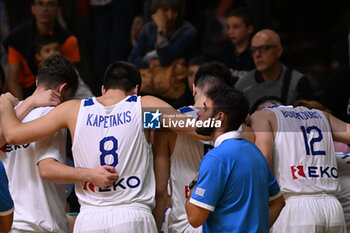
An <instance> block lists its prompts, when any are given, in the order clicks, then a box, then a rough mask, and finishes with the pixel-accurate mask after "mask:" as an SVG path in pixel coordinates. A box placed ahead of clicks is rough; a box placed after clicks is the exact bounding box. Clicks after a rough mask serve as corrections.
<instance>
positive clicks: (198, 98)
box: [193, 93, 206, 108]
mask: <svg viewBox="0 0 350 233" xmlns="http://www.w3.org/2000/svg"><path fill="white" fill-rule="evenodd" d="M205 99H206V97H205V95H202V94H199V93H197V95H196V96H195V103H194V105H193V107H195V108H203V107H204V106H203V103H204V101H205Z"/></svg>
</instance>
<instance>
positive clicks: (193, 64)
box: [187, 56, 210, 93]
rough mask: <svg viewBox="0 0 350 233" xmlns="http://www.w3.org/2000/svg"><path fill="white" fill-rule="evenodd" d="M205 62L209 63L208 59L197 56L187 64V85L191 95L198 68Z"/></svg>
mask: <svg viewBox="0 0 350 233" xmlns="http://www.w3.org/2000/svg"><path fill="white" fill-rule="evenodd" d="M207 62H210V59H209V58H207V57H203V56H198V57H194V58H192V59H191V60H190V62H189V63H188V73H187V84H188V88H189V89H190V91H191V93H193V85H194V78H195V76H196V74H197V71H198V69H199V67H200V66H201V65H203V64H204V63H207Z"/></svg>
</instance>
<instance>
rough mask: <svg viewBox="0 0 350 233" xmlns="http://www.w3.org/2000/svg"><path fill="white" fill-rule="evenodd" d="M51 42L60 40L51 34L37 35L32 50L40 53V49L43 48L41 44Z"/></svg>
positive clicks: (58, 42)
mask: <svg viewBox="0 0 350 233" xmlns="http://www.w3.org/2000/svg"><path fill="white" fill-rule="evenodd" d="M52 43H57V44H60V41H59V40H58V39H57V38H56V37H54V36H51V35H43V36H39V37H38V38H37V39H36V40H35V42H34V52H35V53H40V50H41V49H42V48H43V46H45V45H48V44H52Z"/></svg>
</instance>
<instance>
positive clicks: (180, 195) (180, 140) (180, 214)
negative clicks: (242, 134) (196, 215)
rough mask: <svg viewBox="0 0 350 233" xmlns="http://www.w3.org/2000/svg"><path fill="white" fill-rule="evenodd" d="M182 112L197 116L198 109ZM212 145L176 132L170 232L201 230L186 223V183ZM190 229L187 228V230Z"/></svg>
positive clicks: (171, 176)
mask: <svg viewBox="0 0 350 233" xmlns="http://www.w3.org/2000/svg"><path fill="white" fill-rule="evenodd" d="M179 111H180V112H181V113H183V114H186V115H188V116H191V117H193V118H197V112H198V109H195V108H193V107H192V106H188V107H183V108H180V109H179ZM210 147H212V146H210V145H206V144H203V142H201V141H200V140H198V139H195V138H193V137H189V136H185V135H181V134H178V135H177V136H176V142H175V146H174V151H173V153H172V154H171V157H170V184H171V199H172V208H171V214H170V223H169V229H170V232H185V230H186V228H190V229H191V230H192V231H197V232H199V231H200V232H201V228H198V229H196V230H194V229H193V228H192V227H191V226H190V225H189V223H188V220H187V214H186V208H185V205H186V200H187V198H188V196H189V194H190V190H189V188H188V184H189V183H190V182H191V181H192V180H193V179H194V177H195V176H196V174H197V171H198V167H199V163H200V161H201V160H202V158H203V156H204V154H205V153H206V151H205V150H206V149H208V148H210ZM190 229H187V230H188V231H189V230H190Z"/></svg>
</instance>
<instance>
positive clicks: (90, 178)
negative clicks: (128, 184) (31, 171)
mask: <svg viewBox="0 0 350 233" xmlns="http://www.w3.org/2000/svg"><path fill="white" fill-rule="evenodd" d="M38 167H39V172H40V176H41V178H43V179H46V180H49V181H51V182H55V183H58V184H75V183H83V182H89V183H92V184H94V185H95V186H97V187H100V188H103V189H105V188H108V187H109V186H111V185H112V184H113V183H114V182H115V181H117V180H118V179H119V176H118V174H117V173H116V171H115V168H114V167H112V166H107V165H105V166H102V167H97V168H94V169H89V168H78V167H70V166H68V165H66V164H62V163H60V162H58V161H57V160H55V159H54V158H47V159H44V160H41V161H40V162H39V163H38Z"/></svg>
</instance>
